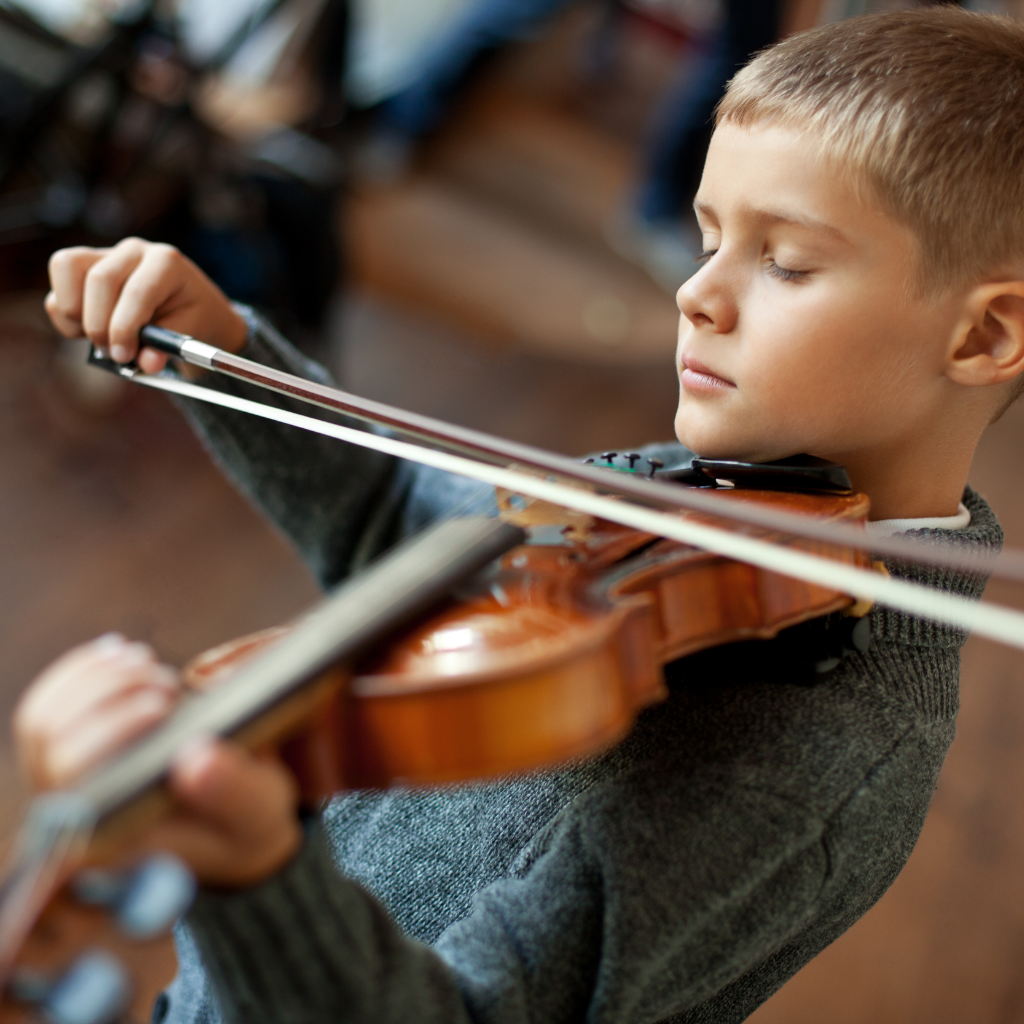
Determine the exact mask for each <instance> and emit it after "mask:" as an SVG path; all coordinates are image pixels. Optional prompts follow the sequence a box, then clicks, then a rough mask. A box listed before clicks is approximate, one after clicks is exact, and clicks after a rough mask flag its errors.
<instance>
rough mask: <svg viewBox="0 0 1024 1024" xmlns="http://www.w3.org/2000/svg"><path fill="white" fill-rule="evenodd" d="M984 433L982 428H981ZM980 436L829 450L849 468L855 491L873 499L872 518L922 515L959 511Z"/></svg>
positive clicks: (921, 516)
mask: <svg viewBox="0 0 1024 1024" xmlns="http://www.w3.org/2000/svg"><path fill="white" fill-rule="evenodd" d="M979 436H980V431H979ZM976 443H977V438H975V437H970V438H969V439H968V442H967V443H965V442H964V436H963V434H961V435H958V436H954V437H941V438H936V437H931V438H929V439H928V440H927V442H926V443H921V444H913V443H908V442H906V441H900V442H898V443H894V444H890V445H888V446H886V447H885V448H873V449H871V450H869V451H854V452H846V453H836V454H830V455H829V456H828V458H830V459H832V460H833V461H835V462H839V463H841V464H842V465H844V466H845V467H846V470H847V472H848V473H849V474H850V480H851V482H852V483H853V488H854V490H855V491H859V492H861V493H863V494H866V495H867V496H868V497H869V498H870V499H871V512H870V515H869V518H870V519H872V520H878V519H920V518H926V517H927V518H931V517H935V516H953V515H956V513H957V509H958V508H959V506H960V499H961V497H962V496H963V492H964V487H965V486H966V485H967V474H968V472H969V470H970V468H971V460H972V458H973V457H974V449H975V446H976Z"/></svg>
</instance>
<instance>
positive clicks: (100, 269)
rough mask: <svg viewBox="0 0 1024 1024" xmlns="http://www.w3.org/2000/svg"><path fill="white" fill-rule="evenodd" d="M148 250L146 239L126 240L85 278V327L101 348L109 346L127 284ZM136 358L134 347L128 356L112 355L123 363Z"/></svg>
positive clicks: (88, 272) (83, 297) (130, 347)
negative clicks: (113, 319)
mask: <svg viewBox="0 0 1024 1024" xmlns="http://www.w3.org/2000/svg"><path fill="white" fill-rule="evenodd" d="M145 249H146V243H145V242H144V241H142V239H140V238H126V239H124V240H123V241H120V242H118V243H117V245H115V246H114V248H113V249H111V250H110V251H109V252H108V253H106V255H104V257H103V258H102V259H101V260H98V261H97V262H96V263H94V264H93V265H92V266H91V267H90V268H89V270H88V271H87V273H86V275H85V283H84V285H83V288H82V328H83V329H84V331H85V333H86V336H87V337H88V339H89V340H90V341H91V342H92V343H93V344H94V345H96V346H97V347H98V348H107V347H108V346H109V343H110V341H109V328H110V317H111V314H112V313H113V312H114V306H115V305H116V304H117V301H118V299H119V298H120V296H121V289H122V288H123V287H124V285H125V282H126V281H127V280H128V277H129V276H130V275H131V273H132V271H134V270H135V268H136V267H137V266H138V265H139V263H140V262H141V261H142V258H143V255H144V254H145ZM134 355H135V345H134V344H133V345H131V346H129V351H128V353H127V355H125V353H121V352H119V353H117V354H115V353H113V352H111V356H112V357H113V358H116V359H118V361H120V362H127V361H128V360H129V359H131V358H132V357H133V356H134Z"/></svg>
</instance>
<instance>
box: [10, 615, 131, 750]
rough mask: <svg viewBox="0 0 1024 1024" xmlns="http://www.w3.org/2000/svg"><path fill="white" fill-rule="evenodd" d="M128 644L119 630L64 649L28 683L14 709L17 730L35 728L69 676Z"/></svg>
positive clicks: (14, 723)
mask: <svg viewBox="0 0 1024 1024" xmlns="http://www.w3.org/2000/svg"><path fill="white" fill-rule="evenodd" d="M127 643H128V641H127V640H126V639H125V638H124V637H123V636H121V634H120V633H106V634H104V635H103V636H101V637H97V638H96V639H95V640H90V641H89V642H88V643H84V644H79V645H78V646H77V647H72V648H71V650H70V651H67V652H65V653H64V654H62V655H61V656H60V657H59V658H58V659H57V660H56V661H54V662H53V663H52V664H50V665H49V666H47V667H46V668H45V669H44V670H43V671H42V672H41V673H40V674H39V675H38V676H37V677H36V678H35V679H34V680H33V681H32V683H30V684H29V686H28V688H27V689H26V690H25V692H24V693H23V694H22V696H21V699H20V701H19V702H18V705H17V707H16V708H15V710H14V716H13V725H14V730H15V733H17V732H18V731H20V730H22V729H24V728H29V727H32V726H33V725H34V724H35V723H36V722H37V721H38V720H39V719H41V718H43V717H45V713H46V710H47V708H48V706H49V705H50V703H52V701H53V699H54V698H53V694H55V693H57V692H58V691H60V690H61V689H62V688H63V687H64V686H66V685H67V683H66V680H67V679H68V678H71V677H74V676H75V675H76V674H77V673H79V672H82V671H85V670H86V669H88V667H89V666H91V665H93V664H96V663H98V662H101V661H104V660H106V659H107V658H109V657H110V656H111V655H113V654H114V653H116V652H117V651H119V650H120V649H122V648H123V647H124V646H126V645H127Z"/></svg>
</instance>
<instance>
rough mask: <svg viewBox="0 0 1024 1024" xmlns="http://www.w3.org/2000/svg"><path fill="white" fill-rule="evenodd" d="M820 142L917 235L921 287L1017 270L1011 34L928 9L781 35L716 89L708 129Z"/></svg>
mask: <svg viewBox="0 0 1024 1024" xmlns="http://www.w3.org/2000/svg"><path fill="white" fill-rule="evenodd" d="M762 122H771V123H774V124H778V125H781V126H784V127H793V128H796V129H798V130H800V131H806V130H810V131H812V132H813V133H814V134H816V135H817V136H819V137H820V139H821V143H822V148H823V152H825V153H826V155H828V156H829V157H831V158H833V159H835V160H836V161H837V163H838V164H839V165H840V166H841V167H845V168H848V169H849V171H850V172H851V173H852V175H853V176H854V177H855V178H856V179H857V180H859V181H860V182H863V183H866V184H867V185H868V187H869V188H870V190H871V192H872V193H873V195H874V197H875V198H876V199H877V200H879V201H880V202H881V204H882V206H883V208H884V209H886V210H887V212H889V213H890V214H891V215H893V216H894V217H895V218H896V219H897V220H899V221H901V222H903V223H905V224H906V225H908V226H909V227H910V228H911V230H913V231H914V232H915V234H916V236H917V238H918V239H919V242H920V245H921V257H922V267H921V269H922V275H923V283H924V285H925V286H926V288H927V289H928V290H932V289H936V290H940V289H944V288H946V287H951V286H957V285H959V284H961V283H963V282H965V281H970V280H972V279H981V278H983V277H985V276H987V275H991V274H998V273H1002V272H1005V271H1012V270H1014V269H1016V270H1018V271H1019V269H1020V267H1021V266H1022V264H1024V26H1022V25H1021V24H1019V23H1017V22H1015V21H1012V20H1011V19H1009V18H1002V17H995V16H992V15H986V14H974V13H970V12H967V11H962V10H960V9H958V8H956V7H937V8H935V7H933V8H925V9H918V10H912V11H903V12H898V13H891V14H877V15H869V16H866V17H861V18H853V19H850V20H848V21H843V22H839V23H837V24H834V25H827V26H824V27H822V28H817V29H812V30H811V31H809V32H804V33H802V34H801V35H797V36H792V37H791V38H789V39H786V40H784V41H783V42H781V43H779V44H778V45H776V46H773V47H772V48H771V49H768V50H765V51H764V52H762V53H761V54H760V55H758V56H757V57H756V58H755V59H754V60H753V61H751V63H750V64H748V65H747V66H746V67H745V68H743V70H741V71H740V72H739V73H738V74H737V75H736V77H735V78H734V79H733V80H732V82H731V83H730V85H729V89H728V91H727V93H726V95H725V97H724V99H723V100H722V102H721V104H720V105H719V110H718V115H717V123H718V124H723V123H730V124H735V125H739V126H741V127H749V126H752V125H754V124H758V123H762Z"/></svg>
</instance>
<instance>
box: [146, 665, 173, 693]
mask: <svg viewBox="0 0 1024 1024" xmlns="http://www.w3.org/2000/svg"><path fill="white" fill-rule="evenodd" d="M152 679H153V682H154V683H156V684H157V685H158V686H165V687H167V689H168V690H177V689H178V673H177V672H176V671H175V670H174V669H173V668H171V667H170V665H155V666H154V668H153V676H152Z"/></svg>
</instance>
